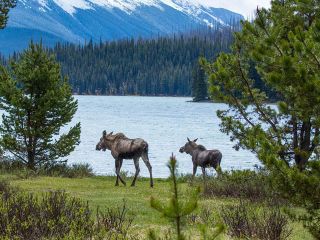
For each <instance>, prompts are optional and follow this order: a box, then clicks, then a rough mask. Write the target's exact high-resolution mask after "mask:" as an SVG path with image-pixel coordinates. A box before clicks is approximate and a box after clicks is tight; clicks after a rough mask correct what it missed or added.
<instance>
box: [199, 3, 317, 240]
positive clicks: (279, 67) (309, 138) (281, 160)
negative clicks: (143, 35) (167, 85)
mask: <svg viewBox="0 0 320 240" xmlns="http://www.w3.org/2000/svg"><path fill="white" fill-rule="evenodd" d="M319 9H320V3H319V1H315V0H294V1H292V0H274V1H272V5H271V8H270V9H269V10H267V9H257V12H256V18H255V20H254V21H253V22H248V21H245V22H243V29H242V31H241V32H239V33H236V34H235V42H234V44H233V45H232V48H231V52H230V53H228V54H226V53H223V54H221V55H220V56H219V58H218V59H217V61H215V62H214V63H212V64H210V63H206V64H205V68H206V70H207V72H208V73H209V74H210V92H211V95H212V97H214V98H216V99H218V100H220V101H223V102H225V103H227V104H228V105H229V109H228V110H223V111H218V113H217V114H218V116H219V118H220V119H221V121H222V123H221V130H222V132H225V133H227V134H229V135H230V137H231V140H233V141H235V142H236V145H235V148H236V149H239V148H240V147H241V148H244V149H248V150H250V151H252V152H254V153H256V154H257V156H258V158H259V159H260V160H261V162H262V163H263V164H264V165H265V166H266V167H267V169H268V170H269V171H270V172H271V175H272V179H273V181H274V187H277V188H278V190H281V193H282V194H283V196H284V197H287V198H289V199H290V200H292V201H293V202H295V203H296V204H300V205H302V206H304V207H306V209H307V210H308V211H309V212H317V213H318V214H317V215H315V214H310V216H311V219H312V220H309V222H310V221H311V222H312V221H313V223H311V224H310V226H312V227H310V228H309V229H310V230H311V228H313V230H311V231H312V233H313V234H314V236H316V237H319V236H320V233H319V231H320V225H319V221H318V219H319V216H320V161H319V159H315V158H314V154H313V153H314V150H315V149H316V147H317V146H318V145H319V143H320V97H319V96H320V74H319V72H320V71H319V70H320V51H319V50H320V37H319V36H320V18H319V14H320V12H319ZM252 66H253V67H254V68H255V69H254V70H255V71H256V72H257V73H258V74H259V76H260V80H261V81H262V85H264V86H267V87H268V88H270V89H271V90H272V91H273V92H274V93H275V94H276V96H278V99H280V100H279V101H278V102H277V106H270V104H268V102H269V101H270V98H268V94H267V93H266V92H265V91H263V89H258V88H256V87H255V84H256V82H255V80H254V79H252V78H251V77H250V72H251V73H252V70H250V67H252ZM316 226H318V228H317V227H316ZM314 229H316V230H314ZM317 231H318V232H317ZM316 234H318V235H316Z"/></svg>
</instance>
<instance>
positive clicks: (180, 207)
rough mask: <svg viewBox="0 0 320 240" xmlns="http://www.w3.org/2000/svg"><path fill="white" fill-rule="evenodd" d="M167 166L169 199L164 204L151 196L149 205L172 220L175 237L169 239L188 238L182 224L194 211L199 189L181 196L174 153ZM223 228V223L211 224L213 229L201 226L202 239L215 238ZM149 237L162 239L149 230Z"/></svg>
mask: <svg viewBox="0 0 320 240" xmlns="http://www.w3.org/2000/svg"><path fill="white" fill-rule="evenodd" d="M168 168H169V170H170V180H171V193H172V196H171V198H170V201H169V203H168V204H167V205H165V204H163V203H162V202H161V201H159V200H157V199H155V198H154V197H151V207H152V208H154V209H156V210H157V211H159V212H160V213H162V214H163V216H164V217H166V218H167V219H169V220H170V221H172V222H173V225H174V227H175V229H176V237H173V236H168V237H170V238H169V239H177V240H183V239H188V238H187V237H186V236H185V234H184V233H183V226H184V224H185V220H186V217H187V216H188V215H190V214H191V213H192V212H194V211H195V210H196V208H197V207H198V197H199V189H197V190H196V191H195V192H194V193H193V194H189V195H188V197H186V196H185V197H182V194H181V191H180V189H179V185H178V179H177V160H176V158H175V156H174V155H172V156H171V158H170V161H169V163H168ZM224 230H225V227H224V225H223V224H217V226H213V229H210V228H209V227H208V226H204V225H202V226H201V234H202V237H203V239H212V240H213V239H216V237H218V236H219V235H220V234H221V233H222V232H223V231H224ZM149 238H150V239H152V240H161V239H162V238H161V237H158V236H157V234H156V233H155V232H154V231H150V232H149ZM165 239H168V238H165Z"/></svg>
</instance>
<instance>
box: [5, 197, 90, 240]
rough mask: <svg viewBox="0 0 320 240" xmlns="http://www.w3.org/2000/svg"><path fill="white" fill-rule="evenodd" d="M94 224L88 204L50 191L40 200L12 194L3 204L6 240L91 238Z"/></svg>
mask: <svg viewBox="0 0 320 240" xmlns="http://www.w3.org/2000/svg"><path fill="white" fill-rule="evenodd" d="M93 230H94V222H93V220H92V218H91V211H90V209H89V206H88V204H84V203H82V202H81V201H80V200H78V199H76V198H71V197H68V196H67V194H66V193H65V192H50V193H47V194H45V195H44V196H43V197H42V201H39V199H38V198H37V197H35V196H34V195H33V194H24V193H19V194H12V195H11V196H10V197H9V198H7V199H4V198H2V201H1V202H0V235H1V236H3V237H4V239H6V238H7V239H29V240H33V239H35V240H36V239H62V238H66V237H68V236H69V237H70V238H76V239H91V238H92V237H93V234H94V232H93Z"/></svg>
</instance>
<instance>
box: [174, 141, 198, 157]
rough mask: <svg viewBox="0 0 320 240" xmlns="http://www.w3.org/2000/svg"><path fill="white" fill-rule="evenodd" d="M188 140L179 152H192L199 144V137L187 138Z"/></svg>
mask: <svg viewBox="0 0 320 240" xmlns="http://www.w3.org/2000/svg"><path fill="white" fill-rule="evenodd" d="M187 140H188V142H187V143H186V144H185V145H184V146H183V147H181V148H180V150H179V152H180V153H184V152H185V153H187V154H190V153H191V152H192V151H193V150H194V149H195V148H196V147H197V146H198V145H197V144H196V142H197V141H198V138H196V139H195V140H193V141H191V140H190V139H189V138H187Z"/></svg>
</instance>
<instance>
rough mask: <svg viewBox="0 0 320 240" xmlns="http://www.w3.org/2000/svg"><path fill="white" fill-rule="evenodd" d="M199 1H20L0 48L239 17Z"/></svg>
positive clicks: (151, 32) (153, 31)
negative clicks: (40, 40) (30, 42)
mask: <svg viewBox="0 0 320 240" xmlns="http://www.w3.org/2000/svg"><path fill="white" fill-rule="evenodd" d="M202 2H203V1H201V0H18V5H17V7H16V8H14V9H13V10H11V12H10V18H9V23H8V26H7V28H6V29H4V30H1V31H0V53H2V54H8V53H11V52H12V51H13V50H19V49H22V48H25V47H26V46H27V45H28V42H29V41H30V39H33V40H34V41H39V39H42V41H43V42H44V43H45V44H46V45H53V44H54V43H56V42H58V41H64V42H65V41H68V42H73V43H84V42H85V41H88V40H90V39H92V40H93V41H99V40H111V39H121V38H128V37H152V36H157V35H163V34H170V33H173V32H182V31H186V30H188V29H191V28H195V27H199V26H200V25H208V26H210V25H214V24H216V23H219V24H221V25H228V24H229V23H230V21H231V20H235V19H236V20H238V19H241V18H243V17H242V16H241V15H240V14H237V13H233V12H231V11H228V10H226V9H222V8H214V7H212V6H210V5H209V4H206V3H202Z"/></svg>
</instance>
